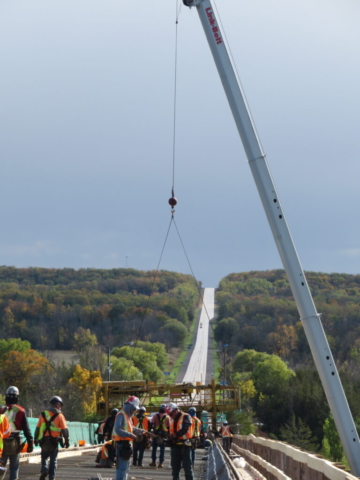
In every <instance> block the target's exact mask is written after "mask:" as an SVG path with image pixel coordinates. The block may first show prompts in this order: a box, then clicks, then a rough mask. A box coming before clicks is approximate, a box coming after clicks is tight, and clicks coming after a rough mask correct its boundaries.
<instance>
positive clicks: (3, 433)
mask: <svg viewBox="0 0 360 480" xmlns="http://www.w3.org/2000/svg"><path fill="white" fill-rule="evenodd" d="M6 409H7V408H6V407H1V408H0V454H2V452H3V448H4V439H5V438H8V437H10V435H11V426H10V423H9V420H8V419H7V417H6V415H5V411H6Z"/></svg>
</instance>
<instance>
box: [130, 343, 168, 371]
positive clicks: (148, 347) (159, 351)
mask: <svg viewBox="0 0 360 480" xmlns="http://www.w3.org/2000/svg"><path fill="white" fill-rule="evenodd" d="M136 346H137V347H139V348H142V349H143V350H145V351H146V352H150V353H153V354H154V355H155V356H156V363H157V366H158V367H159V368H161V369H164V368H165V367H166V365H167V364H168V362H169V359H168V355H167V353H166V349H165V345H164V344H163V343H160V342H154V343H151V342H140V341H139V342H136Z"/></svg>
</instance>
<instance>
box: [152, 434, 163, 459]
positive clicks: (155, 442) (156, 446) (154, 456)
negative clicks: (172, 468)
mask: <svg viewBox="0 0 360 480" xmlns="http://www.w3.org/2000/svg"><path fill="white" fill-rule="evenodd" d="M158 447H159V449H160V457H159V463H164V460H165V442H163V443H162V444H161V445H158V443H157V440H156V438H153V441H152V452H151V460H152V461H153V462H154V463H156V449H157V448H158Z"/></svg>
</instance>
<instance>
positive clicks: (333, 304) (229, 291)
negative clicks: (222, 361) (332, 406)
mask: <svg viewBox="0 0 360 480" xmlns="http://www.w3.org/2000/svg"><path fill="white" fill-rule="evenodd" d="M306 276H307V280H308V282H309V285H310V289H311V291H312V294H313V296H314V300H315V303H316V306H317V309H318V311H320V312H322V323H323V325H324V329H325V333H326V335H327V338H328V341H329V344H330V346H331V349H332V352H333V355H334V357H335V359H336V361H337V364H338V367H339V373H340V376H341V379H342V383H343V386H344V390H345V393H346V395H347V398H348V402H349V404H350V408H351V411H352V413H353V416H354V419H355V422H356V423H357V424H358V425H360V407H359V402H358V398H359V394H360V340H359V337H360V335H359V334H360V326H359V325H360V275H348V274H324V273H314V272H309V273H307V275H306ZM216 300H217V307H218V318H217V322H216V325H215V339H216V340H217V341H218V342H219V344H221V343H223V342H225V343H226V344H228V347H227V352H228V353H231V354H232V364H231V370H232V380H233V381H234V382H235V383H236V384H238V385H239V386H240V387H241V391H242V401H243V408H244V411H252V412H253V415H254V418H256V419H257V422H258V423H260V424H261V429H262V430H264V431H265V432H267V433H268V434H271V435H274V436H276V437H277V438H279V439H281V438H283V439H284V440H286V441H293V442H295V441H296V442H298V443H297V445H299V446H302V445H303V444H305V443H306V442H309V443H308V445H309V446H310V445H311V446H312V447H311V448H317V449H320V448H321V446H322V448H325V449H327V451H328V452H330V451H331V452H332V454H331V458H333V459H335V456H336V455H335V453H334V452H336V449H337V444H336V441H335V440H334V438H335V437H336V435H335V434H334V428H333V425H332V423H331V417H329V407H328V404H327V401H326V398H325V394H324V391H323V387H322V385H321V382H320V379H319V376H318V373H317V371H316V368H315V366H314V362H313V359H312V356H311V352H310V348H309V346H308V343H307V340H306V337H305V334H304V331H303V327H302V324H301V321H300V319H299V314H298V311H297V308H296V305H295V302H294V300H293V297H292V293H291V290H290V287H289V284H288V282H287V279H286V277H285V273H284V271H283V270H272V271H266V272H256V271H255V272H243V273H233V274H231V275H228V276H227V277H225V278H224V279H223V280H222V281H221V282H220V287H219V289H218V291H217V296H216ZM335 431H336V429H335ZM335 433H336V432H335ZM290 439H292V440H290ZM323 439H325V440H324V442H325V443H324V442H323ZM329 442H330V443H331V445H332V449H331V448H330V446H329V445H330V444H329ZM309 448H310V447H309ZM324 451H325V450H324ZM339 456H341V454H340V453H339V454H338V455H337V457H339Z"/></svg>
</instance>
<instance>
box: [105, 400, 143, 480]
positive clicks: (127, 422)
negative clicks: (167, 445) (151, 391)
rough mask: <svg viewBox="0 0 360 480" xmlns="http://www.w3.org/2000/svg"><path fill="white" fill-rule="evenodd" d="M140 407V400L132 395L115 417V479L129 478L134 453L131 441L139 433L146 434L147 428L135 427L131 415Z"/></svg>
mask: <svg viewBox="0 0 360 480" xmlns="http://www.w3.org/2000/svg"><path fill="white" fill-rule="evenodd" d="M139 407H140V400H139V399H138V398H137V397H134V396H131V397H129V398H128V399H127V400H126V402H125V403H124V406H123V408H122V409H121V410H120V411H119V412H118V414H117V415H116V418H115V424H114V430H113V440H115V442H116V458H117V465H116V477H115V480H127V478H128V473H129V467H130V458H131V455H132V448H131V442H133V441H134V440H135V438H136V436H137V435H144V434H145V430H141V429H139V428H134V426H133V422H132V419H131V417H132V416H133V415H134V413H135V412H136V410H137V409H138V408H139Z"/></svg>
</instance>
